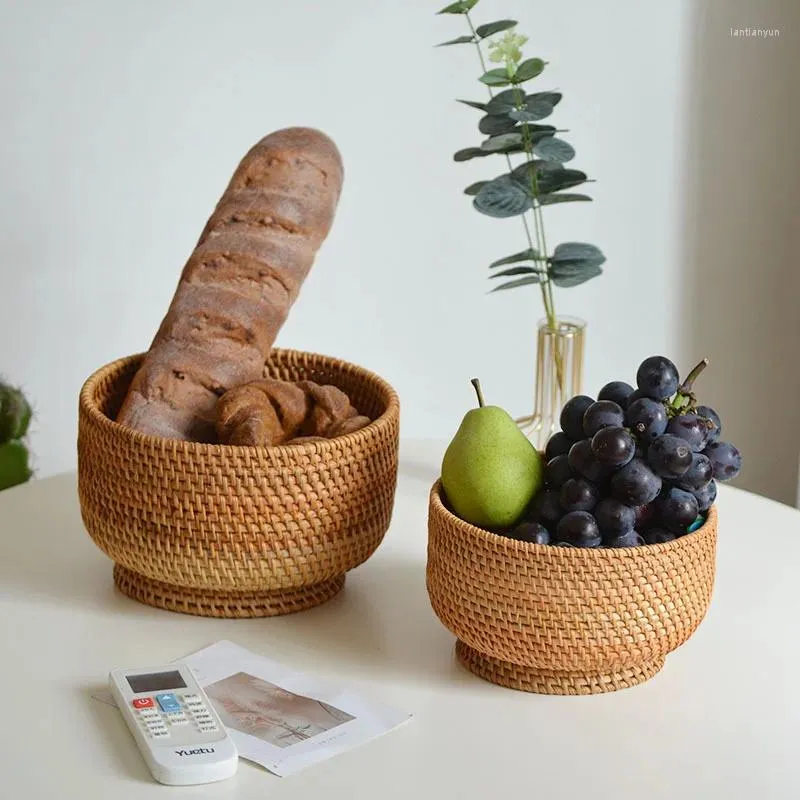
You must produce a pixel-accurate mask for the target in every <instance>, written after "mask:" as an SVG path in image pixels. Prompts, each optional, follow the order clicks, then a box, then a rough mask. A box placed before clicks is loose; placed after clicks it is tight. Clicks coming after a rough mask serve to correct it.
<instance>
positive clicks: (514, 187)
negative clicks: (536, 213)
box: [472, 175, 533, 219]
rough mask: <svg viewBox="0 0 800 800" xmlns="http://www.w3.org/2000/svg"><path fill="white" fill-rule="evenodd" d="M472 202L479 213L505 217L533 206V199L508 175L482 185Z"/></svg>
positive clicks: (514, 215) (500, 217)
mask: <svg viewBox="0 0 800 800" xmlns="http://www.w3.org/2000/svg"><path fill="white" fill-rule="evenodd" d="M472 203H473V205H474V206H475V208H476V209H478V211H480V212H481V214H486V216H488V217H496V218H498V219H505V218H507V217H516V216H518V215H519V214H524V213H525V212H526V211H527V210H528V209H530V208H531V207H532V206H533V199H532V198H531V195H530V194H529V193H528V192H526V191H525V189H524V188H523V187H522V186H520V185H519V184H518V183H516V182H514V181H512V180H511V179H510V178H509V177H508V175H501V176H500V177H499V178H495V179H494V180H493V181H489V183H487V184H486V186H482V187H481V189H480V191H479V192H478V194H477V195H475V199H474V200H473V201H472Z"/></svg>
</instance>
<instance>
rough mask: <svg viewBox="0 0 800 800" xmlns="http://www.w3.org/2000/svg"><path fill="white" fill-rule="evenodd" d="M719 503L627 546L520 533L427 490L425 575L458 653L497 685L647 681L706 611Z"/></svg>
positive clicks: (562, 689)
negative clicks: (546, 541) (471, 518)
mask: <svg viewBox="0 0 800 800" xmlns="http://www.w3.org/2000/svg"><path fill="white" fill-rule="evenodd" d="M716 542H717V512H716V508H712V509H711V512H710V513H709V516H708V519H707V520H706V523H705V525H703V527H702V528H700V529H699V530H697V531H695V532H694V533H691V534H688V535H687V536H683V537H681V538H679V539H676V540H674V541H672V542H669V543H667V544H656V545H646V546H641V547H629V548H620V549H603V548H598V549H587V548H572V547H553V546H549V545H537V544H531V543H527V542H518V541H515V540H513V539H509V538H508V537H505V536H498V535H496V534H494V533H489V532H488V531H485V530H481V529H480V528H476V527H475V526H474V525H470V524H468V523H466V522H463V521H462V520H460V519H459V518H458V517H456V516H455V515H454V514H453V513H452V512H451V511H449V510H448V509H447V507H446V506H445V505H444V503H443V502H442V491H441V485H440V483H438V482H437V483H436V484H435V485H434V487H433V489H432V491H431V495H430V508H429V517H428V572H427V583H428V593H429V595H430V599H431V604H432V606H433V609H434V611H435V612H436V614H437V616H438V617H439V619H440V620H441V621H442V622H443V623H444V625H445V626H446V627H447V628H448V629H449V630H450V631H452V632H453V633H454V634H455V635H456V636H457V637H458V642H457V643H456V654H457V656H458V659H459V661H461V663H462V664H463V665H464V666H465V667H467V669H469V670H471V671H472V672H474V673H475V674H477V675H479V676H480V677H482V678H485V679H486V680H489V681H492V682H493V683H498V684H501V685H502V686H508V687H511V688H514V689H522V690H525V691H528V692H540V693H543V694H596V693H600V692H609V691H614V690H616V689H623V688H625V687H627V686H634V685H635V684H637V683H642V682H643V681H646V680H648V679H649V678H651V677H652V676H653V675H655V674H656V673H657V672H658V671H659V670H660V669H661V667H662V666H663V665H664V658H665V656H666V655H667V653H669V652H671V651H672V650H674V649H675V648H676V647H678V646H679V645H681V644H683V642H685V641H686V640H687V639H688V638H689V636H691V634H692V633H693V631H694V630H695V628H697V626H698V625H699V624H700V622H701V620H702V619H703V617H704V616H705V613H706V610H707V609H708V604H709V601H710V599H711V591H712V588H713V585H714V563H715V554H716Z"/></svg>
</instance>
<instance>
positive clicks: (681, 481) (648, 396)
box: [508, 356, 742, 547]
mask: <svg viewBox="0 0 800 800" xmlns="http://www.w3.org/2000/svg"><path fill="white" fill-rule="evenodd" d="M707 364H708V361H707V360H706V359H704V360H703V361H701V362H700V364H698V365H697V366H696V367H695V368H694V369H693V370H692V371H691V372H690V373H689V375H688V377H687V378H686V380H685V381H683V383H681V381H680V379H679V377H678V370H677V369H676V368H675V365H674V364H673V363H672V362H671V361H670V360H669V359H668V358H664V357H663V356H652V357H651V358H648V359H645V360H644V361H643V362H642V363H641V365H640V366H639V369H638V371H637V373H636V384H637V388H636V389H634V388H633V387H632V386H630V385H629V384H627V383H624V382H622V381H614V382H612V383H608V384H606V385H605V386H604V387H603V388H602V389H601V390H600V392H599V394H598V396H597V400H593V399H592V398H591V397H587V396H586V395H578V396H576V397H573V398H572V399H571V400H569V401H568V402H567V403H566V404H565V406H564V408H563V410H562V412H561V419H560V422H561V430H560V431H559V432H558V433H555V434H553V436H551V437H550V440H549V441H548V443H547V447H546V449H545V459H546V461H547V467H546V469H545V485H544V488H543V490H542V491H541V492H540V493H539V494H538V495H537V496H536V498H534V500H533V502H532V503H531V506H530V508H529V509H528V511H527V513H526V517H525V520H524V521H522V522H521V523H520V524H519V525H517V527H516V528H515V529H514V530H513V531H510V532H509V534H508V535H509V536H511V537H513V538H516V539H521V540H524V541H532V542H537V543H539V544H554V545H562V546H572V547H633V546H636V545H642V544H658V543H660V542H669V541H672V540H673V539H676V538H677V537H679V536H684V535H686V534H687V533H691V532H693V531H695V530H697V529H698V528H700V527H701V526H702V525H703V523H704V521H705V518H706V515H707V512H708V510H709V508H711V506H712V505H713V503H714V500H715V499H716V496H717V481H727V480H730V479H731V478H735V477H736V475H738V474H739V470H740V469H741V466H742V456H741V454H740V453H739V451H738V450H737V449H736V448H735V447H734V446H733V445H732V444H730V443H728V442H724V441H722V440H721V438H720V437H721V434H722V422H721V420H720V418H719V415H718V414H717V413H716V411H714V409H713V408H709V407H708V406H704V405H698V404H697V399H696V397H695V395H694V393H693V391H692V386H693V384H694V381H695V379H696V378H697V376H698V375H699V374H700V372H702V370H703V369H704V368H705V367H706V365H707Z"/></svg>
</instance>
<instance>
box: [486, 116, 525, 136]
mask: <svg viewBox="0 0 800 800" xmlns="http://www.w3.org/2000/svg"><path fill="white" fill-rule="evenodd" d="M516 125H517V123H516V122H514V120H513V119H509V118H508V117H498V116H495V115H492V114H487V115H486V116H485V117H481V121H480V122H479V123H478V130H479V131H480V132H481V133H485V134H486V135H487V136H497V134H499V133H510V132H511V131H512V130H514V128H515V127H516Z"/></svg>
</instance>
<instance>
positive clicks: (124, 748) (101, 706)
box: [75, 685, 153, 784]
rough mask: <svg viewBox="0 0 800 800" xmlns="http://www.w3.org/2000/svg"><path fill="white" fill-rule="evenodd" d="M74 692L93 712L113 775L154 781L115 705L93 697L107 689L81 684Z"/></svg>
mask: <svg viewBox="0 0 800 800" xmlns="http://www.w3.org/2000/svg"><path fill="white" fill-rule="evenodd" d="M75 691H76V692H77V693H78V694H80V701H81V703H82V704H85V705H86V706H87V708H88V709H89V713H90V714H91V715H92V718H93V722H94V723H95V725H94V729H95V730H96V731H97V736H98V738H100V739H102V740H103V741H102V744H101V746H102V747H103V748H106V749H107V750H108V751H109V753H110V756H109V760H108V761H109V766H110V767H111V768H112V770H113V771H114V775H115V776H124V777H125V778H126V779H128V780H133V781H137V782H141V783H150V784H152V782H153V778H152V777H151V776H150V771H149V770H148V769H147V766H146V764H145V763H144V760H143V759H142V756H141V754H140V753H139V751H138V749H137V747H136V744H135V743H134V741H133V738H132V737H131V734H130V732H129V731H128V729H127V727H126V726H125V722H124V721H123V719H122V716H121V715H120V713H119V712H118V711H117V708H116V706H114V705H108V704H107V703H105V702H100V701H99V700H96V699H95V697H94V695H96V694H99V693H101V692H103V691H106V689H105V687H102V686H99V685H98V686H91V687H81V688H78V689H75ZM95 768H96V765H95Z"/></svg>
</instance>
